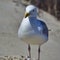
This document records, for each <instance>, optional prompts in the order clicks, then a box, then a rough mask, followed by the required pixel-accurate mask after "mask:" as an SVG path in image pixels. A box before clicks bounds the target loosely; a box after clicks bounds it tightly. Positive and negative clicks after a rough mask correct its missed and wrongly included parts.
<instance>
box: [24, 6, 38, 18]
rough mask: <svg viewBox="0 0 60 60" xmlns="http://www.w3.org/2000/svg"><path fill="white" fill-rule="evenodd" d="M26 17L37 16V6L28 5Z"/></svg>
mask: <svg viewBox="0 0 60 60" xmlns="http://www.w3.org/2000/svg"><path fill="white" fill-rule="evenodd" d="M26 17H37V8H36V7H35V6H34V5H29V6H27V7H26V12H25V18H26Z"/></svg>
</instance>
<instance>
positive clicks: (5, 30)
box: [0, 0, 60, 60]
mask: <svg viewBox="0 0 60 60" xmlns="http://www.w3.org/2000/svg"><path fill="white" fill-rule="evenodd" d="M24 10H25V7H24V6H22V5H21V4H20V5H19V6H18V7H17V6H16V5H15V3H13V2H12V1H11V0H0V56H20V55H23V56H27V55H28V51H27V44H26V43H25V42H23V41H21V40H20V39H19V38H18V36H17V31H18V27H19V24H20V23H21V21H22V18H23V16H24V12H25V11H24ZM40 16H41V18H42V19H44V21H45V22H46V24H47V26H48V28H49V29H51V32H49V40H48V42H47V43H45V44H44V45H42V46H41V60H60V22H58V21H57V20H56V18H55V17H53V16H51V15H49V14H48V13H46V12H44V11H42V13H41V14H40ZM31 48H32V50H31V53H32V57H33V58H36V59H37V50H38V45H31ZM0 60H1V59H0Z"/></svg>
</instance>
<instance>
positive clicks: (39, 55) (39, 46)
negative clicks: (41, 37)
mask: <svg viewBox="0 0 60 60" xmlns="http://www.w3.org/2000/svg"><path fill="white" fill-rule="evenodd" d="M38 60H40V45H39V47H38Z"/></svg>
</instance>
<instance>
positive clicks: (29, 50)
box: [28, 44, 31, 58]
mask: <svg viewBox="0 0 60 60" xmlns="http://www.w3.org/2000/svg"><path fill="white" fill-rule="evenodd" d="M28 52H29V57H30V58H31V47H30V44H28Z"/></svg>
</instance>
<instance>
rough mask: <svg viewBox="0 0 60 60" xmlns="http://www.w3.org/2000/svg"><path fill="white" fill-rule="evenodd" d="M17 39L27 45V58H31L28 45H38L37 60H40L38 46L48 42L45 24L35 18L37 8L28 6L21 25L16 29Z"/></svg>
mask: <svg viewBox="0 0 60 60" xmlns="http://www.w3.org/2000/svg"><path fill="white" fill-rule="evenodd" d="M18 37H19V38H20V39H21V40H22V41H25V42H26V43H27V44H28V52H29V57H30V58H31V47H30V44H33V45H39V47H38V60H40V46H41V45H42V44H43V43H45V42H47V41H48V27H47V25H46V23H45V22H43V21H42V20H41V19H38V18H37V7H36V6H34V5H28V6H27V7H26V12H25V15H24V18H23V20H22V22H21V25H20V27H19V29H18Z"/></svg>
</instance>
